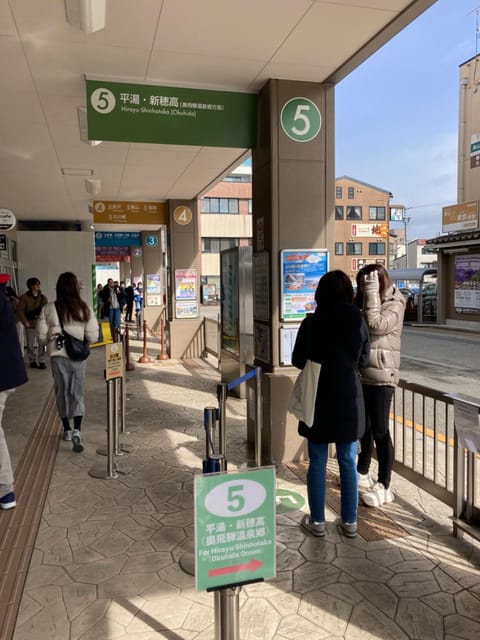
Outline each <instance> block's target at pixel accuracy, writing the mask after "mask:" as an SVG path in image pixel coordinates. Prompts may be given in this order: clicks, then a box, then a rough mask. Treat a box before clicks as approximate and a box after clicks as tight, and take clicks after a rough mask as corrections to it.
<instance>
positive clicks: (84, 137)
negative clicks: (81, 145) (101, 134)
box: [77, 107, 102, 147]
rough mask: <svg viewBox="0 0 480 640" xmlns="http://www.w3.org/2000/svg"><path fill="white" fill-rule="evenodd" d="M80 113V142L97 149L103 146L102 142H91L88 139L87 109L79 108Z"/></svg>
mask: <svg viewBox="0 0 480 640" xmlns="http://www.w3.org/2000/svg"><path fill="white" fill-rule="evenodd" d="M77 113H78V127H79V129H80V140H81V141H82V142H85V143H86V144H88V145H89V146H90V147H96V146H97V145H99V144H102V140H89V139H88V124H87V107H77Z"/></svg>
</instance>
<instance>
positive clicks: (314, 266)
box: [280, 249, 328, 321]
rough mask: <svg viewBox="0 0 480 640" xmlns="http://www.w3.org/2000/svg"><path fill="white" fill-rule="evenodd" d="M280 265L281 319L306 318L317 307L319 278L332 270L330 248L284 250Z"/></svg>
mask: <svg viewBox="0 0 480 640" xmlns="http://www.w3.org/2000/svg"><path fill="white" fill-rule="evenodd" d="M280 268H281V282H280V286H281V309H280V315H281V318H282V320H284V321H295V320H302V319H303V318H304V317H305V315H306V314H307V313H311V312H312V311H314V309H315V299H314V298H315V290H316V288H317V284H318V281H319V280H320V278H321V277H322V276H323V275H324V274H325V273H327V271H328V250H327V249H286V250H283V251H281V252H280Z"/></svg>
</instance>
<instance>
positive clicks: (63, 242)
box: [17, 231, 95, 304]
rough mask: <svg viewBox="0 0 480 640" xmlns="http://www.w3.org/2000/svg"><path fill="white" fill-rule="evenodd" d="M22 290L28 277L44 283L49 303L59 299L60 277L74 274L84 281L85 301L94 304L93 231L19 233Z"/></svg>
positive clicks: (20, 284)
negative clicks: (56, 298)
mask: <svg viewBox="0 0 480 640" xmlns="http://www.w3.org/2000/svg"><path fill="white" fill-rule="evenodd" d="M17 258H18V279H19V282H18V289H19V293H24V292H25V291H26V290H27V284H26V283H27V280H28V278H31V277H35V278H38V279H39V280H40V282H41V286H42V292H43V293H44V294H45V295H46V296H47V298H48V300H49V302H51V301H53V300H55V286H56V284H57V280H58V276H59V275H60V274H61V273H63V272H64V271H72V272H73V273H74V274H75V275H76V276H77V278H78V279H79V280H80V281H82V282H83V284H84V289H82V298H83V299H84V300H85V301H86V302H88V303H89V304H92V275H91V272H92V264H95V245H94V237H93V233H92V232H91V231H17Z"/></svg>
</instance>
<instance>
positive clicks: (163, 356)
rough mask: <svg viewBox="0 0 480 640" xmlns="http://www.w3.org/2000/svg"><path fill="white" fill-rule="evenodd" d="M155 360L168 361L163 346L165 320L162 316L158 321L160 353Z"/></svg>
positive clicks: (168, 357)
mask: <svg viewBox="0 0 480 640" xmlns="http://www.w3.org/2000/svg"><path fill="white" fill-rule="evenodd" d="M157 360H170V356H169V355H168V353H167V349H166V346H165V318H163V316H162V319H161V320H160V353H159V354H158V355H157Z"/></svg>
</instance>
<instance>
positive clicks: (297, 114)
mask: <svg viewBox="0 0 480 640" xmlns="http://www.w3.org/2000/svg"><path fill="white" fill-rule="evenodd" d="M280 123H281V125H282V129H283V131H284V133H285V134H286V135H287V136H288V137H289V138H290V139H291V140H294V141H295V142H309V141H310V140H313V139H314V138H315V137H316V136H317V135H318V134H319V132H320V129H321V127H322V115H321V113H320V110H319V109H318V107H317V105H316V104H315V103H314V102H312V100H309V99H308V98H292V99H291V100H289V101H288V102H286V103H285V104H284V105H283V108H282V111H281V114H280Z"/></svg>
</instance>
